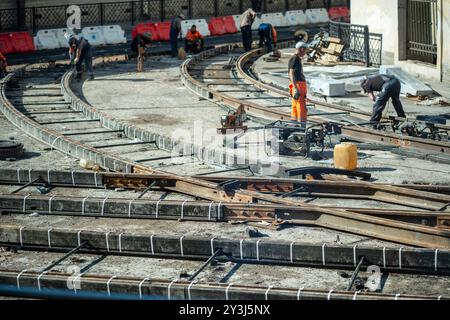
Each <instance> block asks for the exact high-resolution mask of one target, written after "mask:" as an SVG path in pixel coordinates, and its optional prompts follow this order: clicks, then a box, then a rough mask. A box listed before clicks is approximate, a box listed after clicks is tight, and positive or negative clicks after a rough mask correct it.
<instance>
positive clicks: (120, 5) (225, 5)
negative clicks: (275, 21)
mask: <svg viewBox="0 0 450 320" xmlns="http://www.w3.org/2000/svg"><path fill="white" fill-rule="evenodd" d="M74 2H76V1H74ZM256 2H260V3H261V5H260V6H261V9H262V12H268V13H270V12H284V11H287V10H304V9H308V8H327V9H328V8H330V7H336V6H347V7H348V6H349V5H350V1H349V0H260V1H256ZM253 5H255V1H252V0H141V1H123V2H110V3H89V4H80V5H79V7H80V8H81V12H82V17H81V18H82V24H83V26H90V25H105V24H123V23H127V24H131V25H134V24H135V23H136V22H139V21H148V20H150V21H165V20H169V19H171V18H173V17H174V16H176V15H178V14H180V13H184V14H185V15H186V16H187V17H188V18H208V17H214V16H229V15H235V14H240V13H242V12H243V11H244V10H245V9H247V8H248V7H252V6H253ZM67 7H68V5H60V6H46V7H29V8H24V9H23V10H24V11H25V12H22V13H21V15H20V16H22V17H24V18H22V19H19V18H18V17H19V13H18V10H17V9H2V10H0V32H3V31H12V30H32V31H33V33H36V31H37V30H39V29H46V28H63V27H66V19H67V18H68V14H67V13H66V9H67Z"/></svg>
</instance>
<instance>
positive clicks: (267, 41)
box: [258, 23, 277, 52]
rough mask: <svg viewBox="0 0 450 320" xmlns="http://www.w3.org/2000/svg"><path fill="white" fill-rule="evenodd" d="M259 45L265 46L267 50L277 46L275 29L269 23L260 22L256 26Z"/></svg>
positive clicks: (270, 50) (269, 50)
mask: <svg viewBox="0 0 450 320" xmlns="http://www.w3.org/2000/svg"><path fill="white" fill-rule="evenodd" d="M258 35H259V47H260V48H262V46H263V45H265V46H266V49H267V52H272V51H273V50H274V48H276V47H277V30H276V29H275V28H274V27H273V26H272V25H271V24H270V23H261V24H260V25H259V28H258Z"/></svg>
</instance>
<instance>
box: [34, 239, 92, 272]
mask: <svg viewBox="0 0 450 320" xmlns="http://www.w3.org/2000/svg"><path fill="white" fill-rule="evenodd" d="M87 244H88V242H87V241H83V242H82V243H81V244H80V245H78V246H77V247H75V248H73V249H72V250H70V251H69V252H67V253H66V254H65V255H63V256H62V257H61V258H59V259H58V260H56V261H54V262H52V263H51V264H49V265H48V266H46V267H45V268H43V269H42V270H41V272H46V271H49V270H51V269H53V268H54V267H55V266H57V265H58V264H60V263H61V262H63V261H64V260H66V259H67V258H68V257H70V256H71V255H73V254H74V253H76V252H78V251H80V250H81V249H82V248H84V247H85V246H86V245H87Z"/></svg>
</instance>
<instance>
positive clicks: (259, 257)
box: [0, 225, 450, 274]
mask: <svg viewBox="0 0 450 320" xmlns="http://www.w3.org/2000/svg"><path fill="white" fill-rule="evenodd" d="M0 231H1V232H0V243H1V244H2V245H7V246H20V247H21V248H24V249H29V250H33V249H39V250H45V251H53V250H59V251H61V250H62V251H67V249H72V248H74V247H76V246H78V245H80V244H81V243H82V242H84V241H87V242H88V245H87V246H86V247H84V248H81V249H80V252H84V253H95V252H97V254H99V253H102V254H111V255H128V256H138V257H152V256H153V257H157V256H164V257H171V258H176V259H178V258H181V259H195V260H198V259H199V260H204V259H205V258H209V257H210V256H211V255H212V254H214V252H215V251H216V249H219V248H220V249H222V251H223V252H224V254H225V255H226V256H227V259H231V260H233V261H245V262H246V263H247V262H252V263H255V264H271V265H283V266H284V265H286V266H289V265H290V266H312V267H319V268H350V269H353V268H354V267H355V266H356V264H357V262H358V260H359V258H360V257H361V256H364V260H365V264H366V265H377V266H380V268H381V269H383V270H386V271H392V272H398V273H403V272H407V273H427V274H450V251H449V250H447V249H419V248H411V247H400V248H398V247H397V248H394V247H381V246H380V247H370V246H364V245H340V244H336V243H305V242H301V241H295V239H292V241H280V240H264V239H259V240H258V239H226V238H218V237H198V236H197V237H195V236H189V235H183V234H181V235H179V234H178V235H168V234H149V233H145V234H142V233H140V232H137V233H123V232H110V231H106V232H103V231H102V232H100V231H92V230H86V228H83V229H81V230H80V229H76V228H74V229H60V228H37V227H26V226H20V225H0ZM218 259H222V258H218Z"/></svg>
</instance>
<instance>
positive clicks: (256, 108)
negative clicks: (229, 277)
mask: <svg viewBox="0 0 450 320" xmlns="http://www.w3.org/2000/svg"><path fill="white" fill-rule="evenodd" d="M290 44H291V43H290V42H285V43H282V44H280V46H279V48H280V49H283V48H285V47H288V46H289V45H290ZM236 48H237V46H236V45H225V46H220V47H217V48H214V49H211V50H207V51H205V52H202V53H200V54H199V55H196V56H194V57H193V58H191V59H188V60H186V61H185V62H184V63H183V65H182V67H181V79H182V81H183V83H184V84H185V86H186V87H188V88H189V89H191V90H192V91H193V92H195V93H196V94H198V95H200V96H202V97H204V98H207V99H210V100H213V101H215V102H219V103H220V102H222V103H224V104H226V105H228V106H230V107H232V108H238V107H240V106H244V108H245V110H246V111H247V112H249V113H250V114H253V115H257V116H262V117H266V118H269V119H276V120H287V119H289V118H290V113H289V112H286V111H280V110H276V109H274V108H268V107H266V106H264V105H262V104H261V103H255V102H250V101H243V100H241V99H239V98H237V97H235V96H233V95H232V94H230V93H227V92H221V91H220V90H218V89H216V88H212V87H211V85H214V83H206V82H205V81H203V82H202V81H199V79H203V80H205V79H206V78H207V77H206V78H205V76H203V78H202V77H200V78H196V77H194V76H193V75H192V74H191V73H192V71H193V70H194V71H199V70H200V69H198V68H196V66H197V65H200V64H201V63H202V62H205V61H207V60H208V59H210V58H212V57H217V56H221V55H227V54H230V53H232V52H233V50H235V49H236ZM262 53H263V50H262V49H255V50H252V51H250V52H247V53H245V54H243V55H240V56H239V59H238V60H237V63H236V64H235V67H236V70H237V74H238V77H233V76H231V75H230V73H229V72H228V78H229V80H231V81H235V82H236V87H239V86H242V85H243V83H242V80H243V81H244V82H245V83H246V84H247V85H251V86H253V87H254V88H257V89H260V90H263V91H265V92H268V93H269V94H270V95H271V96H272V98H273V97H278V98H280V99H289V93H288V92H286V91H285V90H280V89H278V88H274V87H273V86H271V85H268V84H265V83H262V82H260V81H258V80H256V79H255V78H253V77H251V76H250V75H249V74H247V73H246V72H245V70H244V65H245V64H246V63H248V62H250V61H251V60H254V59H256V57H259V56H261V55H262ZM205 70H207V69H206V68H205ZM214 71H216V74H220V75H221V76H223V78H222V77H220V79H225V76H226V75H227V73H226V72H219V71H221V70H218V69H216V70H214ZM222 71H226V70H222ZM206 76H208V74H206ZM210 77H211V78H210V79H214V78H213V77H212V76H210ZM216 79H217V78H216ZM238 81H241V82H238ZM247 88H248V87H247ZM309 102H310V103H313V104H314V105H316V106H318V107H321V106H322V107H326V108H333V109H338V110H341V111H346V112H349V109H348V108H345V107H341V106H336V105H333V104H329V103H323V102H319V101H314V100H309ZM352 112H353V111H352ZM353 113H354V114H357V115H367V114H365V113H364V112H353ZM310 119H311V122H326V123H327V122H332V123H334V122H336V121H333V120H331V119H328V118H324V117H322V116H310ZM436 127H438V126H437V125H436ZM341 133H342V134H343V135H345V136H349V137H352V138H355V139H358V140H366V141H374V142H378V143H382V144H388V145H394V146H397V147H414V148H418V149H422V150H426V151H434V152H436V153H445V154H450V144H449V143H445V142H442V141H437V140H432V139H424V138H418V137H411V136H405V135H401V134H396V133H388V132H382V131H379V130H373V129H368V128H363V127H358V126H353V125H342V126H341Z"/></svg>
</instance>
